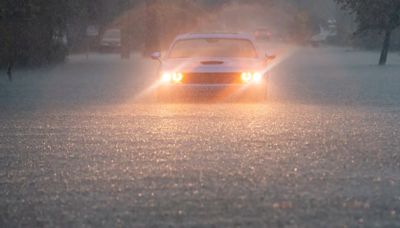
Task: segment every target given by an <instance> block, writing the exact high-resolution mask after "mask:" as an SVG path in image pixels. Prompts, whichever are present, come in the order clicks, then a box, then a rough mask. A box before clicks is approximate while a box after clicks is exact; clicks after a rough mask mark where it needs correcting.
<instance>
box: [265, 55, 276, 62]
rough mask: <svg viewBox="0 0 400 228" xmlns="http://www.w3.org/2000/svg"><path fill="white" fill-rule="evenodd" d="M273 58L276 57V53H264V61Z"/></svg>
mask: <svg viewBox="0 0 400 228" xmlns="http://www.w3.org/2000/svg"><path fill="white" fill-rule="evenodd" d="M275 59H276V55H275V54H272V55H269V54H268V53H266V54H265V60H266V61H268V62H270V61H272V60H275Z"/></svg>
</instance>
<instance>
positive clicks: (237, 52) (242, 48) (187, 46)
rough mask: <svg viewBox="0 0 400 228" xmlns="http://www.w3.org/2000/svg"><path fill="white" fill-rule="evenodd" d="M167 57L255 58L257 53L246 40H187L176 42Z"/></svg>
mask: <svg viewBox="0 0 400 228" xmlns="http://www.w3.org/2000/svg"><path fill="white" fill-rule="evenodd" d="M168 57H169V58H196V57H230V58H257V52H256V49H255V47H254V45H253V43H252V42H251V41H250V40H246V39H188V40H180V41H177V42H176V43H175V45H174V46H173V48H172V50H171V51H170V53H169V56H168Z"/></svg>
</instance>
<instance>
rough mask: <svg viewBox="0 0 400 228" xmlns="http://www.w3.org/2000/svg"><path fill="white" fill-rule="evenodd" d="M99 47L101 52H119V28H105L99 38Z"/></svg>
mask: <svg viewBox="0 0 400 228" xmlns="http://www.w3.org/2000/svg"><path fill="white" fill-rule="evenodd" d="M99 48H100V51H102V52H119V51H120V49H121V30H120V29H108V30H106V31H105V32H104V34H103V36H102V38H101V40H100V47H99Z"/></svg>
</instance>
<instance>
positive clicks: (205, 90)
mask: <svg viewBox="0 0 400 228" xmlns="http://www.w3.org/2000/svg"><path fill="white" fill-rule="evenodd" d="M266 93H267V85H266V82H262V83H257V84H256V83H254V84H253V83H251V84H166V85H161V86H159V88H158V91H157V97H158V99H159V100H170V99H190V98H200V99H201V98H204V99H218V100H221V99H222V100H223V99H231V98H233V99H237V98H245V99H248V98H249V99H254V98H261V97H265V96H266Z"/></svg>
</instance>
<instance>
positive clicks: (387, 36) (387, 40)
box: [379, 29, 392, 66]
mask: <svg viewBox="0 0 400 228" xmlns="http://www.w3.org/2000/svg"><path fill="white" fill-rule="evenodd" d="M391 36H392V30H390V29H388V30H386V32H385V38H384V41H383V46H382V51H381V57H380V59H379V65H381V66H383V65H386V62H387V57H388V54H389V48H390V38H391Z"/></svg>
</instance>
